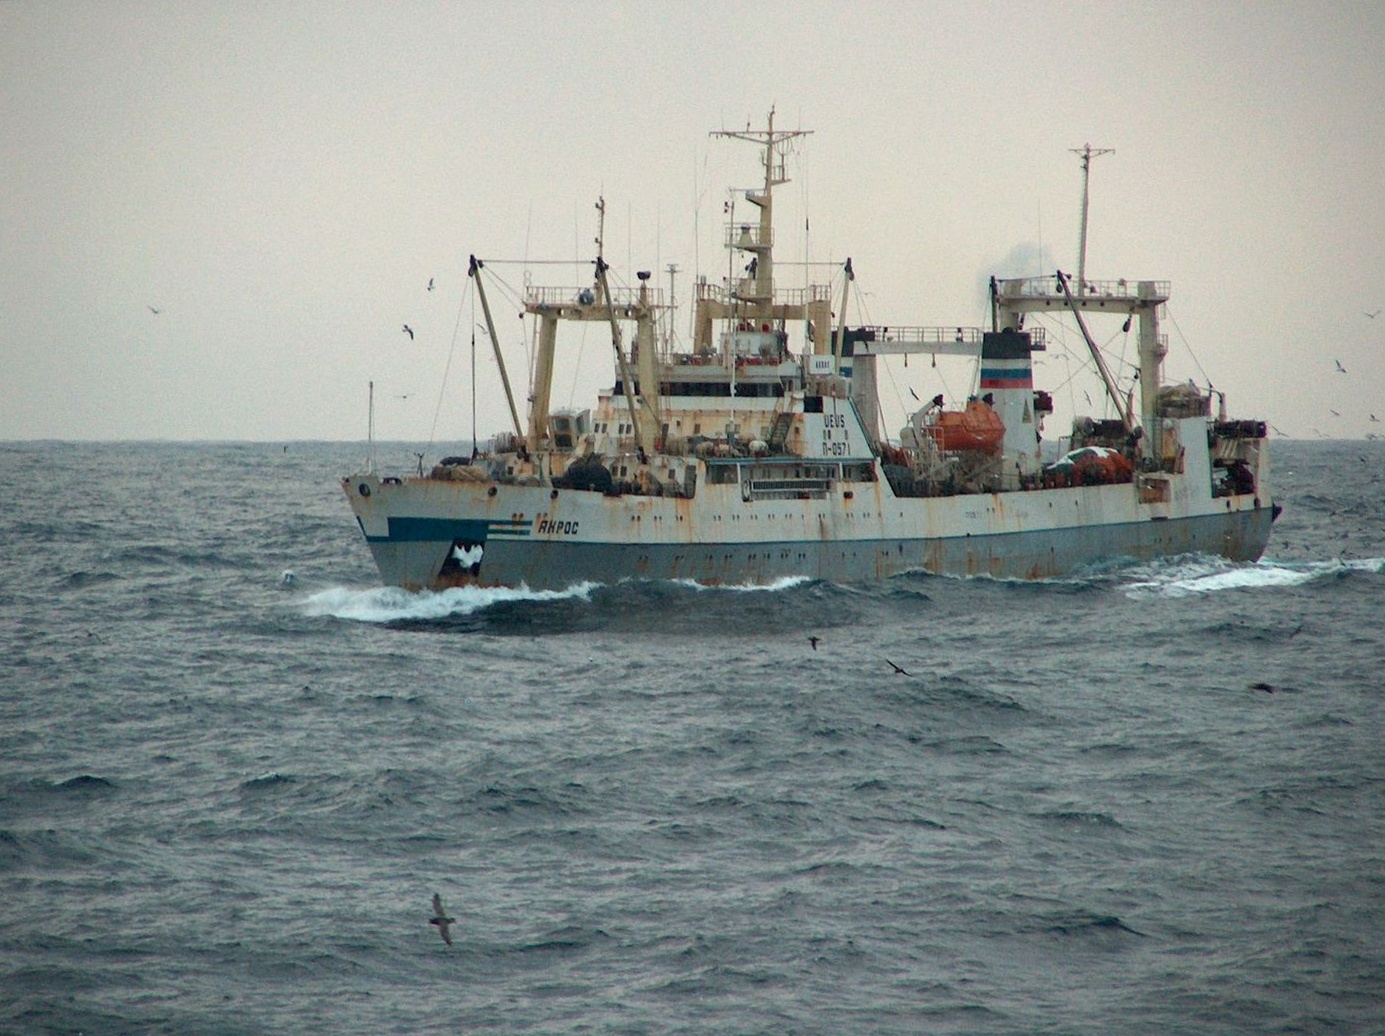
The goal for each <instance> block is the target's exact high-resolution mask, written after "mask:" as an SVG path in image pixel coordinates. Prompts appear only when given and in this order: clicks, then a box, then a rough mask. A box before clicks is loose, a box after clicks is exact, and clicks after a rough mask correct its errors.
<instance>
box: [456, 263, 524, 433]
mask: <svg viewBox="0 0 1385 1036" xmlns="http://www.w3.org/2000/svg"><path fill="white" fill-rule="evenodd" d="M485 265H486V264H485V263H483V262H481V260H480V259H477V258H476V256H474V255H473V256H472V257H471V267H470V269H468V270H467V274H466V275H467V276H468V277H470V278H471V279H472V282H473V283H474V284H475V285H476V293H477V294H478V295H480V296H481V312H482V313H483V314H485V317H486V333H487V334H488V335H490V338H491V347H492V348H493V349H495V362H496V365H497V366H498V367H499V368H500V380H501V382H502V383H503V384H504V386H505V399H506V400H507V401H508V402H509V404H510V419H511V420H513V421H514V423H515V434H516V435H518V436H521V437H523V435H524V428H523V426H521V425H520V423H519V411H518V410H517V409H515V394H514V393H513V392H512V391H511V390H510V375H509V374H508V373H507V372H506V370H505V357H504V356H503V355H502V354H501V352H500V339H499V338H498V337H497V336H496V333H495V321H494V320H492V319H491V307H490V303H489V302H487V301H486V286H485V285H484V284H482V283H481V267H483V266H485ZM473 412H474V411H473ZM475 445H476V444H475V443H472V447H473V448H475Z"/></svg>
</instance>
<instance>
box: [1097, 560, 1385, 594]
mask: <svg viewBox="0 0 1385 1036" xmlns="http://www.w3.org/2000/svg"><path fill="white" fill-rule="evenodd" d="M1382 571H1385V558H1356V559H1352V560H1344V559H1337V560H1334V561H1310V562H1276V561H1264V560H1261V561H1256V562H1252V563H1237V562H1234V561H1228V560H1227V559H1225V558H1218V557H1210V556H1207V555H1202V554H1198V555H1188V556H1183V557H1177V558H1168V559H1162V560H1159V561H1155V562H1152V563H1151V564H1148V565H1140V566H1138V567H1136V568H1133V569H1129V570H1127V572H1126V576H1127V578H1128V577H1132V576H1133V577H1135V579H1134V581H1133V582H1130V583H1127V584H1126V585H1125V586H1124V587H1123V588H1122V590H1123V592H1124V593H1125V596H1127V597H1129V598H1132V599H1137V600H1138V599H1142V598H1150V597H1169V598H1173V597H1192V596H1196V595H1200V594H1213V593H1220V592H1222V591H1225V590H1256V589H1266V588H1269V589H1274V588H1278V587H1287V586H1302V585H1304V584H1305V583H1312V582H1314V581H1316V580H1319V579H1335V578H1338V577H1340V576H1342V575H1346V574H1351V573H1355V572H1366V573H1372V574H1379V573H1380V572H1382Z"/></svg>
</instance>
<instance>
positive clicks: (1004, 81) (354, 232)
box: [0, 0, 1385, 443]
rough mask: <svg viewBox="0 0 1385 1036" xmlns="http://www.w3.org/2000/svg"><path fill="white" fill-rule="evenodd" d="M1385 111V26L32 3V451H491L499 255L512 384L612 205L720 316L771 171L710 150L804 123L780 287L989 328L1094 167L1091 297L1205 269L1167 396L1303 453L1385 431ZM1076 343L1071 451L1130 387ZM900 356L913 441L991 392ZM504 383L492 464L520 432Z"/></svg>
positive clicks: (626, 244)
mask: <svg viewBox="0 0 1385 1036" xmlns="http://www.w3.org/2000/svg"><path fill="white" fill-rule="evenodd" d="M1383 98H1385V4H1381V3H1379V2H1378V0H1367V2H1360V3H1355V2H1324V0H1315V2H1311V3H1275V2H1257V3H1230V2H1227V3H1217V2H1208V0H1197V2H1194V3H1179V2H1173V3H1169V2H1160V3H1082V2H1069V3H1063V4H1044V3H1034V2H1032V0H1026V2H1023V3H1006V2H1000V3H962V2H957V3H930V2H908V3H862V4H852V3H841V2H838V0H831V2H826V0H824V2H817V0H812V2H807V0H805V2H801V3H788V2H786V3H746V2H745V0H738V2H734V3H732V2H719V0H707V2H700V3H668V2H658V0H650V2H643V3H623V2H601V3H562V4H559V3H541V2H536V0H529V2H523V3H518V2H517V3H507V2H500V0H488V2H485V3H472V2H450V3H444V2H421V0H420V2H408V0H404V2H390V3H384V2H380V3H368V2H346V3H318V2H311V0H308V2H296V3H278V2H239V0H237V2H232V0H222V2H183V3H162V2H138V0H124V2H121V0H114V2H109V3H98V2H80V3H79V2H65V0H41V2H40V0H32V2H31V0H9V2H0V175H3V177H4V190H3V191H2V192H0V206H3V218H0V358H2V359H3V367H2V368H0V439H31V438H60V439H153V438H158V439H219V440H227V439H235V440H242V439H243V440H266V441H280V440H291V439H363V438H364V437H365V434H366V425H367V384H368V382H370V381H372V380H373V381H374V382H375V386H376V400H377V407H376V432H377V435H379V436H380V437H383V438H390V439H407V440H411V441H416V442H420V443H422V442H428V441H431V440H437V441H441V442H450V441H456V440H458V439H463V438H466V437H468V436H469V435H470V428H471V423H472V414H471V402H470V400H471V394H472V390H471V375H470V365H471V345H470V331H471V328H472V327H474V324H475V320H476V319H479V316H476V315H474V313H473V309H472V301H471V293H470V291H469V286H468V283H467V278H466V276H465V274H466V259H467V255H468V254H469V253H472V252H474V253H476V254H477V255H479V256H482V257H483V258H490V259H492V260H494V263H493V265H492V270H493V271H494V273H495V274H496V276H497V277H498V278H500V280H499V281H497V282H496V284H495V287H494V289H493V292H494V294H493V299H492V302H493V305H494V306H495V309H496V311H497V317H496V319H497V321H498V323H499V324H500V329H501V333H502V336H503V338H504V340H505V346H506V350H507V354H508V355H511V356H512V357H513V359H512V360H511V361H510V363H511V371H512V376H514V377H516V379H517V380H520V381H522V380H523V377H524V374H523V371H524V364H525V351H524V350H525V343H526V339H525V335H524V331H523V329H524V328H525V327H526V326H527V322H523V321H520V320H518V319H516V314H517V312H518V305H517V303H515V302H514V301H513V300H512V299H510V298H508V297H507V296H506V295H505V287H504V285H506V284H508V285H509V286H510V288H512V289H515V290H518V289H519V288H520V287H521V286H522V284H523V283H524V278H525V270H524V268H523V267H521V266H519V265H505V264H503V263H501V262H500V261H501V260H523V259H526V258H527V259H530V260H537V259H552V258H557V259H565V260H574V262H573V264H572V265H571V266H569V267H566V268H561V267H537V266H536V267H534V268H533V269H532V270H531V271H530V272H531V275H532V276H533V277H534V279H535V280H536V281H538V282H546V281H556V282H558V283H563V284H574V285H575V284H577V283H579V282H580V281H583V280H585V279H586V278H587V276H588V271H589V270H590V266H589V265H584V264H587V263H589V260H590V259H591V257H592V255H593V254H594V244H593V243H592V240H593V237H594V235H595V233H596V219H595V208H594V203H595V201H596V199H597V197H598V196H604V197H605V200H606V205H607V222H606V242H607V245H606V249H605V251H606V254H607V257H608V260H609V261H610V262H611V264H612V267H613V272H614V274H615V276H616V277H617V278H618V279H619V280H620V281H622V282H630V283H633V281H634V271H635V270H637V269H650V270H655V271H658V278H657V283H659V284H660V286H662V287H667V274H666V273H665V272H664V271H665V269H666V267H667V266H668V265H669V264H677V265H678V267H679V269H680V271H681V272H680V274H679V275H678V278H679V280H678V281H677V286H678V293H679V294H680V295H681V296H682V298H681V299H680V304H682V306H683V310H682V312H683V314H684V315H686V313H687V311H688V307H687V295H688V292H687V289H688V288H689V287H690V286H691V274H692V272H693V271H694V270H695V269H699V268H700V269H701V270H702V271H703V272H705V273H706V274H707V275H708V276H709V277H711V278H712V279H720V277H721V276H722V275H723V274H724V272H725V269H726V259H725V256H724V253H723V252H722V251H721V250H720V249H719V247H718V244H719V241H720V239H721V233H722V232H721V221H722V218H723V217H722V204H723V202H724V200H725V198H726V192H725V189H726V187H728V186H738V187H747V186H751V185H753V184H754V183H755V180H756V155H755V152H754V150H753V149H752V148H751V147H750V146H749V145H746V144H737V143H733V142H726V141H718V140H713V139H710V138H709V136H708V133H709V131H711V130H715V129H718V128H722V127H726V128H744V127H745V125H746V124H747V122H750V123H754V124H756V125H757V126H758V125H761V124H762V123H763V122H764V119H765V115H766V113H767V112H768V110H769V108H770V107H771V105H774V106H776V107H777V112H778V114H777V122H778V125H779V126H780V127H786V128H787V127H801V128H803V129H811V130H813V131H814V132H813V134H812V135H811V136H809V137H806V138H804V139H803V141H802V145H801V146H800V147H799V148H798V149H797V150H796V152H795V154H794V155H793V156H791V159H790V164H789V172H790V175H791V177H792V178H793V183H792V184H790V185H788V186H786V187H785V188H783V189H782V192H783V193H782V201H781V205H780V211H781V214H782V217H783V218H782V221H781V228H782V234H781V238H780V244H781V248H780V250H779V253H778V258H779V259H780V260H781V261H786V260H803V259H805V258H807V259H810V260H812V261H814V262H820V263H829V262H831V263H840V262H841V261H842V260H843V259H844V258H845V257H847V256H851V257H852V259H853V266H854V269H855V271H856V274H857V286H858V288H859V289H860V291H861V293H862V294H861V296H860V298H859V300H858V301H857V302H853V304H852V306H853V307H854V308H855V309H856V310H857V311H855V312H853V311H849V312H848V320H849V321H850V322H852V323H856V322H865V321H867V320H869V321H870V322H873V323H877V324H895V325H903V324H940V325H954V324H969V325H976V324H980V323H981V322H982V320H983V316H984V311H983V308H982V296H981V292H980V285H981V284H983V283H984V279H985V277H986V276H987V275H988V274H989V273H992V272H996V273H1001V274H1018V273H1030V272H1033V273H1038V272H1041V268H1042V270H1043V271H1047V270H1051V269H1052V268H1053V265H1055V264H1056V265H1058V266H1060V267H1063V268H1065V269H1074V268H1075V267H1076V254H1077V242H1078V216H1079V203H1080V197H1081V175H1080V165H1079V161H1078V159H1077V157H1076V156H1075V155H1074V154H1073V153H1072V152H1071V150H1070V149H1072V148H1080V147H1081V146H1082V145H1083V144H1085V143H1090V144H1091V145H1092V146H1093V147H1098V148H1112V149H1114V153H1113V154H1109V155H1105V156H1102V157H1100V158H1098V159H1095V160H1094V162H1093V167H1092V189H1091V219H1090V230H1089V238H1088V256H1087V274H1088V277H1089V279H1090V278H1111V279H1114V278H1117V277H1125V278H1128V279H1136V278H1158V279H1168V280H1170V281H1171V282H1172V287H1173V297H1172V301H1171V303H1170V306H1169V310H1168V319H1167V320H1166V322H1165V326H1164V330H1165V331H1166V332H1167V333H1168V336H1169V341H1170V347H1171V352H1170V356H1169V361H1168V366H1167V371H1166V373H1167V377H1168V379H1169V380H1175V379H1177V380H1182V379H1186V378H1189V377H1191V378H1193V379H1195V380H1197V381H1198V382H1200V383H1203V384H1205V383H1207V382H1208V381H1210V382H1211V383H1212V384H1214V385H1215V386H1216V387H1217V388H1218V389H1222V390H1225V391H1226V392H1227V393H1228V396H1229V405H1230V409H1231V411H1232V414H1233V416H1244V417H1260V418H1263V419H1265V420H1268V421H1270V422H1272V423H1273V424H1274V425H1275V426H1276V428H1278V429H1280V430H1282V431H1283V432H1284V433H1286V434H1288V435H1292V436H1295V437H1315V436H1318V435H1323V436H1327V437H1331V438H1344V437H1360V436H1363V435H1366V434H1368V433H1371V432H1373V431H1380V432H1385V423H1373V422H1372V420H1371V415H1372V413H1374V414H1375V415H1376V416H1378V417H1380V419H1381V422H1385V313H1381V314H1380V315H1379V316H1378V317H1377V318H1375V319H1371V318H1370V317H1368V316H1367V315H1366V314H1368V313H1373V312H1375V311H1377V310H1382V309H1385V100H1382V99H1383ZM805 220H806V225H807V227H808V228H809V230H808V232H807V233H806V235H805V232H804V231H803V229H802V228H803V226H804V222H805ZM1041 256H1042V258H1041ZM781 274H782V275H783V279H782V280H781V282H780V286H781V287H785V286H788V287H792V286H797V285H796V283H795V281H796V280H800V279H801V277H802V272H801V271H798V270H794V269H792V268H782V269H781ZM828 275H830V271H824V272H822V273H821V274H820V277H819V279H822V278H823V277H826V276H828ZM430 278H432V279H433V280H434V283H435V286H436V290H434V291H432V292H428V291H427V290H426V285H427V284H428V281H429V279H430ZM502 281H503V284H502V283H501V282H502ZM785 281H787V282H788V283H787V284H786V283H785ZM151 307H153V308H155V309H158V310H159V311H160V312H159V313H157V314H155V313H153V312H151ZM404 324H408V325H410V327H412V328H413V330H414V332H415V335H414V338H413V340H412V341H411V340H410V339H409V337H408V336H407V335H406V334H404V333H403V330H402V328H403V325H404ZM679 330H680V332H682V333H683V334H684V335H686V322H684V323H683V324H682V326H681V327H680V328H679ZM1093 330H1094V333H1095V335H1096V337H1097V338H1098V339H1099V340H1101V341H1103V342H1109V343H1111V348H1112V349H1113V350H1115V352H1116V353H1117V354H1119V353H1120V351H1121V349H1122V347H1123V344H1124V336H1122V335H1121V334H1120V333H1119V324H1118V323H1117V324H1116V325H1115V326H1113V327H1107V326H1104V325H1101V326H1094V328H1093ZM1063 341H1066V342H1067V343H1068V344H1069V345H1071V344H1073V343H1072V341H1071V339H1066V340H1059V341H1056V342H1055V346H1056V352H1055V353H1054V354H1053V355H1051V356H1049V357H1045V358H1044V363H1043V364H1042V365H1041V366H1039V367H1038V368H1036V371H1037V375H1038V381H1039V382H1040V384H1041V385H1046V386H1047V387H1049V388H1051V389H1054V390H1055V392H1054V394H1055V397H1056V399H1057V401H1058V403H1059V408H1060V413H1059V415H1058V416H1059V418H1060V420H1059V421H1054V422H1050V425H1049V428H1048V431H1049V434H1050V435H1055V434H1058V433H1059V432H1061V431H1062V428H1061V427H1060V425H1061V424H1062V423H1063V421H1065V420H1066V419H1067V418H1068V417H1069V416H1070V414H1071V413H1072V411H1073V409H1076V410H1077V411H1079V412H1091V411H1092V410H1093V409H1094V408H1092V407H1089V406H1087V405H1086V401H1085V399H1084V398H1083V393H1084V392H1086V393H1089V394H1090V395H1091V396H1092V398H1093V399H1097V397H1098V388H1099V381H1098V380H1097V378H1096V376H1095V375H1080V376H1079V377H1078V379H1077V380H1075V381H1072V382H1071V383H1067V378H1068V368H1069V367H1070V366H1078V367H1080V360H1081V358H1080V356H1079V355H1078V354H1077V353H1075V352H1074V353H1073V359H1072V360H1066V361H1064V362H1059V361H1058V358H1057V352H1061V351H1062V350H1063ZM1078 344H1080V343H1078ZM564 349H565V354H564V360H563V362H562V364H561V365H560V368H559V375H558V380H557V383H556V384H555V387H554V393H553V395H554V404H555V405H556V406H563V405H568V404H573V405H578V406H586V405H589V404H590V402H591V401H592V393H593V392H594V391H595V389H596V387H598V386H602V385H609V384H610V382H611V380H612V372H611V366H612V364H611V359H610V345H609V337H608V336H605V335H604V334H603V333H602V331H601V329H600V328H599V327H598V326H596V325H591V326H590V327H588V328H587V330H586V331H585V332H583V331H581V330H579V331H577V332H575V335H572V336H569V337H567V338H565V339H564ZM1130 351H1133V336H1132V338H1131V342H1130V344H1129V347H1128V354H1129V353H1130ZM1130 358H1132V359H1133V355H1131V356H1130ZM579 360H580V371H579ZM1339 362H1340V365H1341V366H1342V367H1344V368H1345V369H1346V371H1347V373H1346V374H1343V373H1339V372H1338V369H1337V364H1338V363H1339ZM891 363H892V369H891V370H890V372H889V373H888V375H887V376H884V377H882V379H881V382H882V395H884V396H885V397H886V398H885V400H884V402H885V405H886V412H887V414H890V415H892V416H891V417H890V419H889V420H890V422H891V424H890V431H891V432H892V433H893V432H894V430H895V429H896V428H897V427H898V420H899V415H901V414H902V408H903V405H904V404H903V402H902V400H903V399H905V398H907V393H908V389H909V388H914V389H915V390H916V391H917V392H918V395H920V396H922V397H923V398H928V396H929V395H932V394H934V393H935V392H937V391H947V392H948V393H949V394H950V395H951V396H954V397H955V396H957V395H959V394H960V393H962V392H964V391H965V390H966V387H967V386H966V384H965V383H964V380H963V375H962V374H960V373H957V372H956V371H954V370H951V369H950V368H948V366H947V365H943V366H942V367H940V368H939V369H938V371H935V370H934V369H933V368H932V367H931V366H930V365H929V363H928V362H927V360H926V359H923V360H920V359H917V358H916V359H914V360H912V361H911V362H910V365H909V367H908V368H905V367H903V365H902V364H901V363H899V362H898V361H891ZM477 372H478V374H477V394H478V396H479V398H480V406H479V414H478V415H477V424H478V427H479V431H480V433H481V435H482V436H483V437H484V436H486V435H488V434H489V433H491V432H494V431H497V430H501V429H503V428H504V427H505V426H506V425H507V424H508V417H507V410H506V408H505V406H504V403H503V398H502V397H501V395H500V390H499V380H498V378H497V376H496V370H495V364H494V361H493V360H491V359H490V358H489V354H488V353H487V352H483V353H482V354H481V355H480V356H479V357H478V360H477ZM444 374H446V378H445V380H444ZM937 378H942V379H946V384H939V383H938V381H936V380H932V379H937ZM925 393H927V395H925ZM440 401H441V402H440ZM1333 410H1335V411H1337V412H1338V413H1339V414H1340V416H1334V415H1333V413H1332V411H1333Z"/></svg>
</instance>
